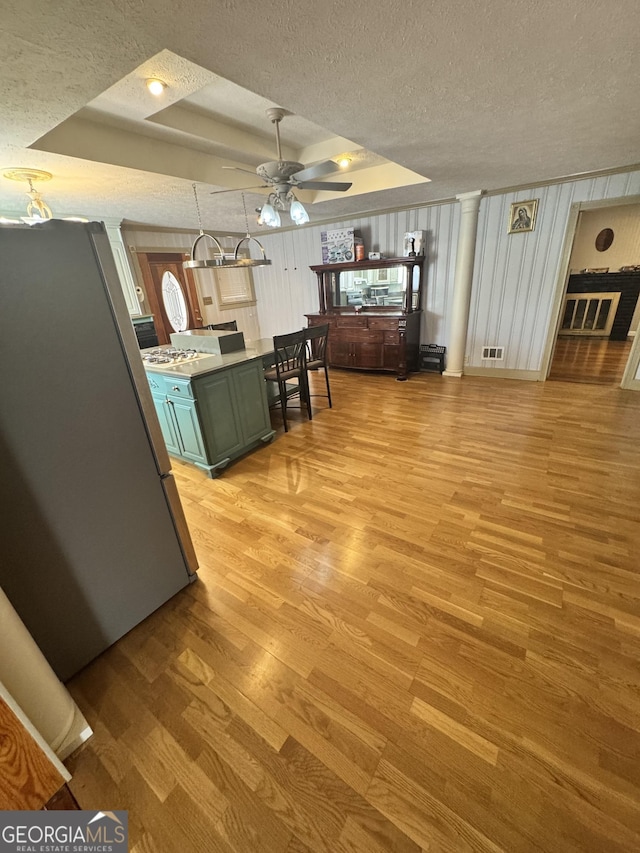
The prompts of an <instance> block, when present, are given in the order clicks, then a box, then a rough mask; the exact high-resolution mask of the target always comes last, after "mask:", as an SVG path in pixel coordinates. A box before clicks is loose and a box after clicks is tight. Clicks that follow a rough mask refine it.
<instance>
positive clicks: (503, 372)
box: [464, 366, 543, 382]
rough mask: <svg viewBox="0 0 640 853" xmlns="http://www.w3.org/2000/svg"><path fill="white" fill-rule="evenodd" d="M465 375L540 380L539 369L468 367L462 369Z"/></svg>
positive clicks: (528, 380) (530, 380) (541, 378)
mask: <svg viewBox="0 0 640 853" xmlns="http://www.w3.org/2000/svg"><path fill="white" fill-rule="evenodd" d="M464 375H465V376H487V377H491V379H524V380H525V381H527V382H541V381H542V380H543V377H541V376H540V371H539V370H508V369H506V368H500V367H470V366H467V367H465V369H464Z"/></svg>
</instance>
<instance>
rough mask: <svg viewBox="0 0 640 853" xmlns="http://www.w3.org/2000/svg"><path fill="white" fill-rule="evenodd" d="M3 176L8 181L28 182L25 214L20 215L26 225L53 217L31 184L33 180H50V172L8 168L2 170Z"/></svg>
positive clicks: (36, 223) (35, 223)
mask: <svg viewBox="0 0 640 853" xmlns="http://www.w3.org/2000/svg"><path fill="white" fill-rule="evenodd" d="M3 176H4V177H5V178H8V179H9V180H10V181H24V182H25V183H28V184H29V192H28V193H27V195H28V196H29V199H30V200H29V204H28V205H27V215H26V216H21V217H20V219H21V220H22V221H23V222H26V223H27V225H38V224H39V223H41V222H47V220H49V219H53V213H52V211H51V208H50V207H49V205H48V204H47V203H46V201H45V200H44V199H43V198H42V196H41V195H40V193H39V192H38V190H36V189H34V186H33V182H34V181H50V180H51V178H52V177H53V175H52V174H51V172H43V171H42V170H41V169H9V171H7V172H3Z"/></svg>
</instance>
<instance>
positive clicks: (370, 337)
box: [306, 255, 424, 379]
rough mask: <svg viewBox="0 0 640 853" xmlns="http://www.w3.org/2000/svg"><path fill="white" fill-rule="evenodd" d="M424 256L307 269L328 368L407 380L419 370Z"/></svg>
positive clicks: (313, 318) (311, 317)
mask: <svg viewBox="0 0 640 853" xmlns="http://www.w3.org/2000/svg"><path fill="white" fill-rule="evenodd" d="M423 266H424V256H422V255H421V256H418V257H415V258H382V259H381V260H375V261H354V262H351V263H341V264H321V265H318V266H312V267H310V269H311V270H313V272H315V274H316V276H317V277H318V301H319V305H320V310H319V311H318V313H317V314H307V315H306V317H307V320H308V324H309V326H317V325H320V324H322V323H328V324H329V346H328V357H329V364H330V365H331V366H332V367H348V368H357V369H360V370H385V371H388V372H392V373H395V374H396V376H397V378H398V379H407V375H408V373H409V372H411V371H416V370H418V369H419V354H420V319H421V316H422V308H421V306H422V287H423V281H422V279H423Z"/></svg>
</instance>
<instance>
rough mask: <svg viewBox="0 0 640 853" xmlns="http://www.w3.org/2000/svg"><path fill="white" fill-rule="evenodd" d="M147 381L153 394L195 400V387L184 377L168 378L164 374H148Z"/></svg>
mask: <svg viewBox="0 0 640 853" xmlns="http://www.w3.org/2000/svg"><path fill="white" fill-rule="evenodd" d="M147 381H148V383H149V387H150V388H151V393H152V394H161V393H162V394H166V395H167V396H168V397H180V398H182V399H186V400H193V399H194V396H195V395H194V393H193V386H192V384H191V380H190V379H185V378H184V377H183V376H166V375H163V374H162V373H150V372H147Z"/></svg>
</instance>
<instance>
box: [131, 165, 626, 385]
mask: <svg viewBox="0 0 640 853" xmlns="http://www.w3.org/2000/svg"><path fill="white" fill-rule="evenodd" d="M636 194H640V171H633V172H627V173H621V174H615V175H606V176H601V177H595V178H584V179H582V180H576V181H567V182H563V183H558V184H552V185H549V186H544V187H538V188H530V189H525V190H521V191H518V192H517V193H514V192H511V193H503V194H500V195H494V196H485V197H483V198H482V200H481V203H480V212H479V217H478V238H477V244H476V257H475V266H474V278H473V288H472V296H471V306H470V316H469V330H468V336H467V348H466V352H467V362H468V365H469V366H472V367H483V366H487V365H488V364H490V365H491V366H492V367H499V368H503V369H511V370H522V371H533V372H536V371H539V370H540V369H541V362H542V357H543V353H544V347H545V342H546V337H547V334H548V330H549V325H550V323H552V322H554V320H555V318H554V317H552V316H551V312H552V307H553V298H554V294H555V289H556V285H557V278H558V272H559V264H560V261H561V253H562V246H563V242H564V238H565V231H566V227H567V221H568V217H569V212H570V209H571V205H572V204H574V203H576V202H586V201H595V200H600V199H602V200H605V199H614V198H623V197H625V196H630V195H636ZM529 198H537V199H539V203H538V216H537V222H536V227H535V230H534V231H532V232H525V233H524V234H507V225H508V219H509V211H510V206H511V204H512V203H513V202H516V201H521V200H524V199H529ZM459 224H460V212H459V204H458V203H457V202H448V203H445V204H434V205H429V206H425V207H420V208H413V209H411V210H400V211H395V212H391V213H383V214H379V215H375V216H368V217H358V218H348V219H343V220H338V221H336V222H334V223H331V224H328V225H322V226H320V225H314V226H311V227H303V228H300V229H296V230H291V231H281V232H276V233H268V232H266V231H261V232H260V233H259V234H257V236H258V239H259V240H260V242H261V243H263V245H264V247H265V251H266V253H267V257H268V258H270V259H271V261H272V264H271V266H267V267H256V268H255V269H254V270H253V278H254V283H255V288H256V297H257V303H258V304H257V317H256V318H254V319H255V322H256V323H257V324H259V335H260V336H261V337H271V336H272V335H274V334H279V333H282V332H287V331H291V330H292V329H299V328H302V327H303V326H304V325H306V321H305V317H304V315H305V314H307V313H311V312H314V311H316V310H317V308H318V296H317V286H316V277H315V274H314V273H312V272H311V270H310V269H309V266H311V265H313V264H319V263H321V262H322V252H321V246H320V232H321V231H324V230H327V229H332V228H346V227H351V226H353V227H354V228H355V229H356V230H357V231H358V232H359V233H360V234H361V235H362V236H363V238H364V241H365V252H369V251H380V252H382V253H383V254H384V255H386V256H387V257H393V256H398V255H401V254H402V247H403V237H404V233H405V231H414V230H418V229H420V230H424V231H426V232H427V247H428V248H427V261H426V264H425V285H426V286H425V299H424V304H423V306H422V307H423V312H424V313H423V319H422V329H421V341H422V343H436V344H440V345H444V346H448V338H449V318H450V316H451V300H452V295H453V280H454V273H455V260H456V250H457V241H458V231H459ZM135 233H136V232H131V231H127V234H126V242H127V244H128V245H129V244H134V245H135V242H134V240H132V239H131V237H132V235H134V234H135ZM150 236H151V232H143V233H141V235H140V243H139V245H143V246H151V245H154V244H153V243H152V242H150V240H149V237H150ZM153 236H154V237H156V238H159V239H160V240H161V241H162V244H163V245H164V246H167V247H168V246H170V245H172V244H171V243H170V242H169V239H170V238H171V237H172V236H173V235H169V234H155V235H153ZM175 236H176V237H179V238H180V239H181V241H182V243H181V244H180V245H177V246H176V249H181V250H183V249H184V238H185V235H183V234H180V235H175ZM194 236H195V235H194ZM244 310H247V311H248V310H249V309H244ZM225 313H228V312H225ZM238 313H239V314H240V313H241V312H238ZM216 319H217V318H216ZM238 319H239V323H240V317H239V318H238ZM248 319H249V317H247V320H248ZM210 322H213V320H211V321H210ZM486 344H490V345H497V346H503V347H504V348H505V359H504V361H502V362H497V363H496V362H490V363H487V362H485V361H483V360H482V359H481V354H482V349H481V348H482V346H484V345H486Z"/></svg>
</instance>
